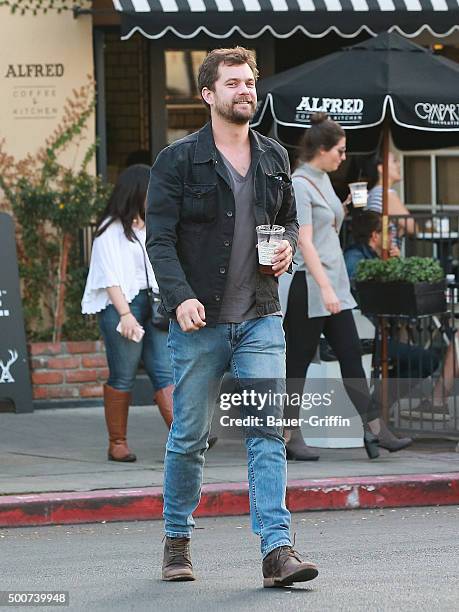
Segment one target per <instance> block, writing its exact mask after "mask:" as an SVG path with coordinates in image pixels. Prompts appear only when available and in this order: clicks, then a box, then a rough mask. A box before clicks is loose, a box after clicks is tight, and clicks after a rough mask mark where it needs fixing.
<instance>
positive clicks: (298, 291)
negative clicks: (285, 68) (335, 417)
mask: <svg viewBox="0 0 459 612" xmlns="http://www.w3.org/2000/svg"><path fill="white" fill-rule="evenodd" d="M345 159H346V137H345V132H344V130H343V128H342V127H341V126H340V125H339V124H338V123H336V122H335V121H332V120H331V119H329V118H328V116H327V114H326V113H315V114H314V115H313V116H312V117H311V127H310V128H309V129H307V130H306V131H305V134H304V136H303V139H302V142H301V145H300V163H299V164H298V166H297V168H296V170H295V172H294V173H293V174H292V181H293V187H294V190H295V199H296V203H297V212H298V221H299V224H300V230H299V240H298V248H297V251H296V253H295V256H294V263H295V264H296V268H295V270H296V271H295V274H294V277H293V280H292V283H291V285H290V289H289V294H288V302H287V310H286V314H285V319H284V328H285V331H286V341H287V393H289V394H290V396H291V397H292V396H293V394H302V393H303V387H304V382H305V378H306V375H307V371H308V367H309V364H310V363H311V361H312V360H313V358H314V356H315V354H316V351H317V348H318V346H319V340H320V336H321V334H324V336H325V338H326V339H327V340H328V342H329V344H330V345H331V347H332V349H333V351H334V353H335V354H336V356H337V358H338V361H339V364H340V368H341V374H342V377H343V382H344V386H345V388H346V392H347V394H348V395H349V398H350V399H351V401H352V402H353V404H354V406H355V407H356V409H357V411H358V413H359V415H360V417H361V419H362V423H363V427H364V446H365V449H366V452H367V454H368V457H369V458H370V459H373V458H375V457H377V456H378V455H379V445H378V437H377V434H378V433H379V432H380V430H381V423H380V419H379V414H378V410H377V408H376V407H375V406H374V403H373V402H372V401H371V397H370V393H369V390H368V385H367V380H366V376H365V372H364V369H363V366H362V356H361V348H360V341H359V336H358V333H357V329H356V326H355V323H354V317H353V314H352V309H353V308H354V307H355V306H356V302H355V300H354V298H353V297H352V294H351V288H350V283H349V278H348V275H347V271H346V266H345V263H344V257H343V252H342V249H341V245H340V241H339V231H340V228H341V225H342V223H343V219H344V216H345V211H344V206H343V204H342V203H341V201H340V200H339V198H338V196H337V195H336V193H335V191H334V189H333V187H332V184H331V181H330V178H329V176H328V173H329V172H334V171H335V170H337V169H338V168H339V166H340V165H341V163H342V162H343V161H344V160H345ZM292 403H293V402H289V405H288V407H287V408H286V411H285V418H286V419H288V418H290V419H296V418H298V416H299V410H300V407H299V406H296V405H293V406H292ZM284 437H285V440H286V449H287V457H288V458H290V459H296V460H299V461H308V460H314V459H318V458H319V457H318V455H317V453H316V452H315V451H313V450H312V449H310V448H309V447H307V446H306V445H305V443H304V440H303V437H302V434H301V430H300V429H299V428H298V427H297V428H294V427H293V428H286V429H285V430H284Z"/></svg>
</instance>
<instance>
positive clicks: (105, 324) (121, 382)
mask: <svg viewBox="0 0 459 612" xmlns="http://www.w3.org/2000/svg"><path fill="white" fill-rule="evenodd" d="M129 307H130V309H131V311H132V314H133V315H134V316H135V318H136V319H137V321H138V322H139V323H140V325H142V327H143V328H144V330H145V335H144V337H143V338H142V340H141V342H133V341H132V340H128V339H127V338H124V337H123V336H122V335H121V334H120V333H118V332H117V331H116V327H117V325H118V323H119V321H120V316H119V314H118V312H117V310H116V308H115V307H114V306H113V305H112V304H109V305H108V306H107V308H105V309H104V310H102V312H99V313H98V315H97V318H98V322H99V327H100V331H101V333H102V337H103V339H104V342H105V350H106V352H107V361H108V369H109V378H108V381H107V384H108V385H110V387H113V388H114V389H118V390H119V391H131V390H132V388H133V386H134V382H135V378H136V375H137V370H138V367H139V362H140V360H142V361H143V365H144V368H145V371H146V373H147V374H148V376H149V378H150V380H151V382H152V384H153V387H154V390H155V392H156V391H159V390H160V389H163V388H164V387H168V386H169V385H172V384H173V375H172V365H171V361H170V353H169V349H168V348H167V332H165V331H162V330H160V329H158V328H156V327H153V325H152V323H151V305H150V300H149V298H148V294H147V291H146V290H143V291H140V293H138V294H137V295H136V296H135V298H134V299H133V300H132V302H131V303H130V304H129Z"/></svg>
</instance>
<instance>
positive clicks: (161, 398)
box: [153, 385, 174, 429]
mask: <svg viewBox="0 0 459 612" xmlns="http://www.w3.org/2000/svg"><path fill="white" fill-rule="evenodd" d="M173 392H174V385H168V386H167V387H163V388H162V389H160V390H159V391H156V393H155V394H154V396H153V398H154V401H155V404H156V405H157V406H158V409H159V413H160V414H161V416H162V417H163V419H164V422H165V423H166V426H167V429H170V428H171V425H172V420H173V418H174V411H173V407H172V406H173V402H172V394H173Z"/></svg>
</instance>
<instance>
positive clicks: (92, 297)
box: [81, 221, 158, 314]
mask: <svg viewBox="0 0 459 612" xmlns="http://www.w3.org/2000/svg"><path fill="white" fill-rule="evenodd" d="M134 231H135V234H136V236H137V237H138V239H139V240H140V242H141V245H142V246H141V245H140V244H139V243H138V242H137V241H134V242H131V241H130V240H128V239H127V238H126V236H125V234H124V230H123V226H122V224H121V222H120V221H114V222H113V223H112V224H111V225H109V227H108V228H107V229H106V230H105V232H104V233H103V234H102V235H101V236H99V237H97V238H95V240H94V242H93V245H92V253H91V263H90V264H89V273H88V278H87V280H86V287H85V290H84V294H83V299H82V300H81V312H82V313H83V314H94V313H96V312H100V311H101V310H104V308H106V307H107V306H108V305H109V304H111V303H112V302H111V300H110V297H109V295H108V292H107V287H120V288H121V291H122V292H123V295H124V297H125V298H126V301H127V302H129V303H130V302H132V300H133V299H134V298H135V296H136V295H137V294H138V293H139V291H140V290H141V289H146V287H147V283H146V278H145V264H144V259H143V255H142V250H143V252H144V254H145V260H146V263H147V272H148V280H149V283H150V287H152V288H153V289H155V290H157V289H158V283H157V282H156V278H155V275H154V273H153V268H152V267H151V263H150V260H149V258H148V255H147V252H146V249H145V228H143V229H141V230H134Z"/></svg>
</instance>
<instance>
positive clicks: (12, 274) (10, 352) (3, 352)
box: [0, 213, 33, 412]
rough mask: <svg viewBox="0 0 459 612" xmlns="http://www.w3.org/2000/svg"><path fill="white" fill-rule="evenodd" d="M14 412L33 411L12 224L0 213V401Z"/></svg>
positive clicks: (5, 215)
mask: <svg viewBox="0 0 459 612" xmlns="http://www.w3.org/2000/svg"><path fill="white" fill-rule="evenodd" d="M4 399H7V400H10V401H12V402H13V404H14V409H15V411H16V412H32V410H33V404H32V387H31V383H30V373H29V361H28V356H27V346H26V337H25V332H24V318H23V316H22V303H21V294H20V291H19V272H18V262H17V256H16V240H15V233H14V224H13V220H12V218H11V217H10V215H7V214H6V213H0V401H1V400H4Z"/></svg>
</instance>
